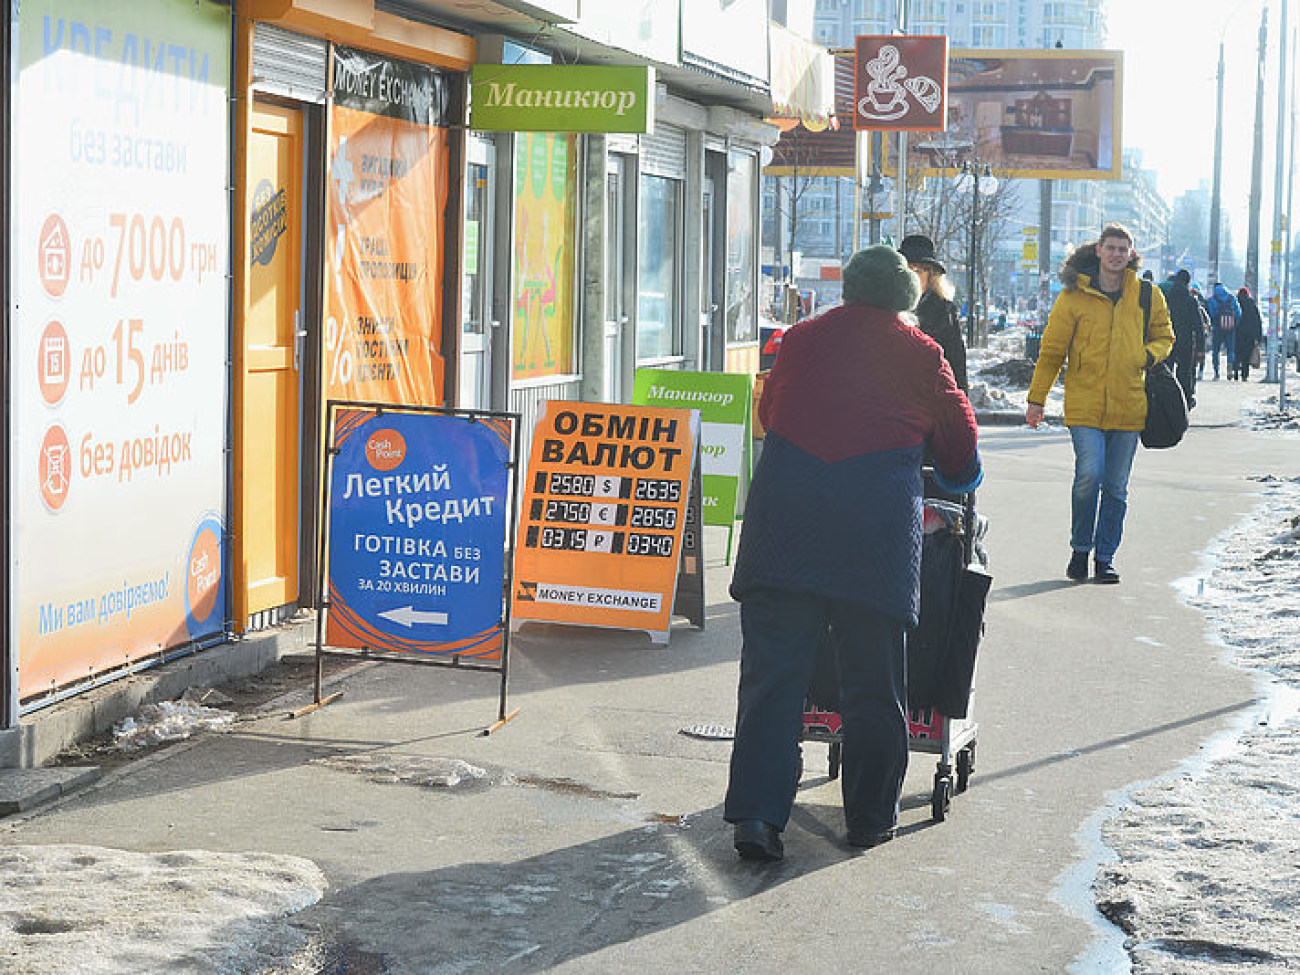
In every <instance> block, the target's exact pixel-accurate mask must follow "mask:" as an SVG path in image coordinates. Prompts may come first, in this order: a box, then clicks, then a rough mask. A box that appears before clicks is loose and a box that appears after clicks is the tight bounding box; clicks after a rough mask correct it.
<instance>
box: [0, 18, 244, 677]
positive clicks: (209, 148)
mask: <svg viewBox="0 0 1300 975" xmlns="http://www.w3.org/2000/svg"><path fill="white" fill-rule="evenodd" d="M13 9H14V12H15V15H17V16H18V17H19V20H18V22H17V28H16V32H15V34H16V37H15V39H16V44H17V55H16V63H15V69H16V71H15V82H14V84H15V91H14V100H15V103H14V107H15V110H14V115H13V126H14V137H13V167H14V174H13V175H14V186H15V187H16V192H15V194H14V200H13V209H14V214H13V221H12V228H11V233H12V236H11V239H10V240H9V241H7V242H6V245H7V246H6V254H5V258H4V259H5V260H8V261H10V262H11V268H12V281H13V295H12V302H13V304H12V307H11V309H10V311H11V315H12V320H13V346H12V361H11V371H10V374H9V375H7V376H5V377H4V383H5V386H6V390H7V395H8V399H9V404H8V405H9V406H10V407H11V409H12V417H13V443H12V455H11V458H12V463H11V471H10V478H11V481H10V487H11V497H12V502H11V503H12V515H13V517H12V522H11V525H12V527H11V529H10V530H11V531H12V532H13V536H12V540H11V553H12V554H11V565H10V566H7V567H6V568H7V569H8V573H7V575H8V577H9V579H10V580H12V582H11V585H12V590H11V593H12V598H13V606H14V613H13V617H12V619H11V624H10V625H11V628H12V631H11V633H10V634H8V636H9V638H10V640H11V645H12V646H13V647H14V648H15V651H16V656H17V660H18V686H19V696H20V698H22V699H23V700H30V699H32V698H33V697H34V696H36V695H39V694H44V693H47V692H49V691H51V690H53V689H56V688H58V687H61V686H64V685H67V684H69V683H73V682H77V681H83V680H86V679H89V678H92V677H94V676H96V675H98V674H101V673H104V672H105V671H109V670H114V669H118V668H123V667H127V666H129V665H130V664H132V663H133V662H135V661H138V660H141V659H143V658H147V657H151V656H154V655H156V654H158V653H160V652H162V651H165V650H167V649H169V648H172V647H176V646H179V645H183V644H186V643H189V642H191V641H194V640H199V639H202V638H204V637H208V636H212V635H214V634H220V633H222V632H223V630H224V627H225V600H224V587H225V583H224V578H223V569H224V561H225V542H224V539H225V535H226V531H225V526H224V522H223V517H224V512H225V506H226V501H225V471H226V457H225V447H226V417H227V410H226V389H227V372H226V370H227V362H228V348H227V347H228V342H227V317H228V294H227V276H228V273H229V266H228V265H229V253H230V240H229V194H228V187H229V173H228V171H227V170H228V158H229V146H228V139H227V132H228V125H227V120H228V105H229V101H228V96H229V77H228V69H229V64H230V11H229V9H227V8H224V7H219V6H217V5H215V4H209V3H197V4H196V3H194V2H193V0H139V2H136V3H130V4H125V3H115V4H106V3H102V2H95V0H25V2H24V3H23V4H22V5H21V10H20V8H19V6H18V5H16V4H15V5H14V7H13ZM6 16H9V14H6Z"/></svg>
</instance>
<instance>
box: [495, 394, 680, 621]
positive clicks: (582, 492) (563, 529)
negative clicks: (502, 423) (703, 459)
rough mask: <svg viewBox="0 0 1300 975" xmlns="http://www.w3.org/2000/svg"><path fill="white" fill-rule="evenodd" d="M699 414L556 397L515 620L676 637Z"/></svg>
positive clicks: (535, 452) (524, 533)
mask: <svg viewBox="0 0 1300 975" xmlns="http://www.w3.org/2000/svg"><path fill="white" fill-rule="evenodd" d="M698 440H699V411H698V410H679V409H667V408H662V407H658V408H657V407H650V406H614V405H610V404H605V403H571V402H561V401H559V400H552V401H550V402H548V403H546V404H545V407H544V412H543V414H542V416H541V417H539V418H538V421H537V426H536V427H535V428H534V431H533V447H532V455H531V457H530V459H529V464H528V483H527V488H526V491H525V494H524V501H523V506H522V508H521V510H520V518H519V538H518V541H517V543H516V545H515V572H514V601H513V604H512V607H513V608H512V614H513V616H514V618H515V619H516V620H526V619H531V620H549V621H551V622H557V623H578V624H582V625H586V626H607V627H617V628H620V629H627V630H645V631H647V632H649V633H650V634H651V635H652V636H653V637H655V638H656V639H658V640H666V639H667V637H668V630H669V626H670V624H671V621H672V612H673V594H674V592H675V590H676V587H677V571H678V567H679V566H680V564H681V546H682V531H683V528H684V527H685V525H686V504H687V500H688V499H689V497H690V489H691V472H692V466H693V464H694V463H695V453H696V443H697V441H698Z"/></svg>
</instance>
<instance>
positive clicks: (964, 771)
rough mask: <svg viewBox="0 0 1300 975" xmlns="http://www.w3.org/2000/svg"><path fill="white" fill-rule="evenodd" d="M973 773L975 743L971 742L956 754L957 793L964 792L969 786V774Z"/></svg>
mask: <svg viewBox="0 0 1300 975" xmlns="http://www.w3.org/2000/svg"><path fill="white" fill-rule="evenodd" d="M974 771H975V742H973V741H972V742H971V743H970V744H969V745H967V746H966V747H965V748H963V749H962V750H961V751H959V752H958V753H957V791H958V792H965V791H966V786H968V785H969V784H970V777H971V773H972V772H974Z"/></svg>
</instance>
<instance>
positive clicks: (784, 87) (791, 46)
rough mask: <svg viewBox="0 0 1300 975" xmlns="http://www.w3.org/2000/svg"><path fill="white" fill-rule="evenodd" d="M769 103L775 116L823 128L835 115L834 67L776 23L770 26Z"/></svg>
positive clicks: (825, 55) (822, 50)
mask: <svg viewBox="0 0 1300 975" xmlns="http://www.w3.org/2000/svg"><path fill="white" fill-rule="evenodd" d="M770 26H771V29H770V31H769V32H768V38H769V40H768V44H769V49H770V52H771V71H772V103H773V105H775V107H776V116H777V117H778V118H784V119H797V120H799V121H801V122H803V123H804V124H805V125H807V126H808V127H809V128H812V129H824V128H826V126H827V125H830V124H832V120H833V119H834V116H835V68H834V60H833V58H832V57H831V55H830V53H829V52H828V51H827V50H826V49H825V48H823V47H819V46H818V45H816V44H813V43H812V42H811V41H807V40H804V39H803V38H802V37H800V36H799V35H798V34H796V33H794V32H793V31H791V30H788V29H787V28H785V27H782V26H781V25H780V24H775V23H774V24H771V25H770Z"/></svg>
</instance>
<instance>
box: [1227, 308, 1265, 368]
mask: <svg viewBox="0 0 1300 975" xmlns="http://www.w3.org/2000/svg"><path fill="white" fill-rule="evenodd" d="M1237 304H1238V305H1239V306H1240V307H1241V319H1240V321H1238V322H1237V329H1236V332H1237V336H1236V338H1235V339H1234V340H1233V342H1234V349H1235V351H1236V353H1237V363H1236V366H1235V367H1234V372H1233V377H1232V378H1233V379H1243V380H1244V379H1249V378H1250V367H1251V366H1252V365H1257V363H1256V362H1255V356H1256V355H1257V354H1258V350H1259V343H1260V341H1261V340H1262V339H1263V338H1264V322H1263V321H1262V320H1261V319H1260V317H1259V303H1258V302H1257V301H1255V299H1254V298H1252V297H1251V294H1250V289H1249V288H1247V287H1246V286H1245V285H1242V286H1241V289H1240V290H1239V291H1238V292H1237Z"/></svg>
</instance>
